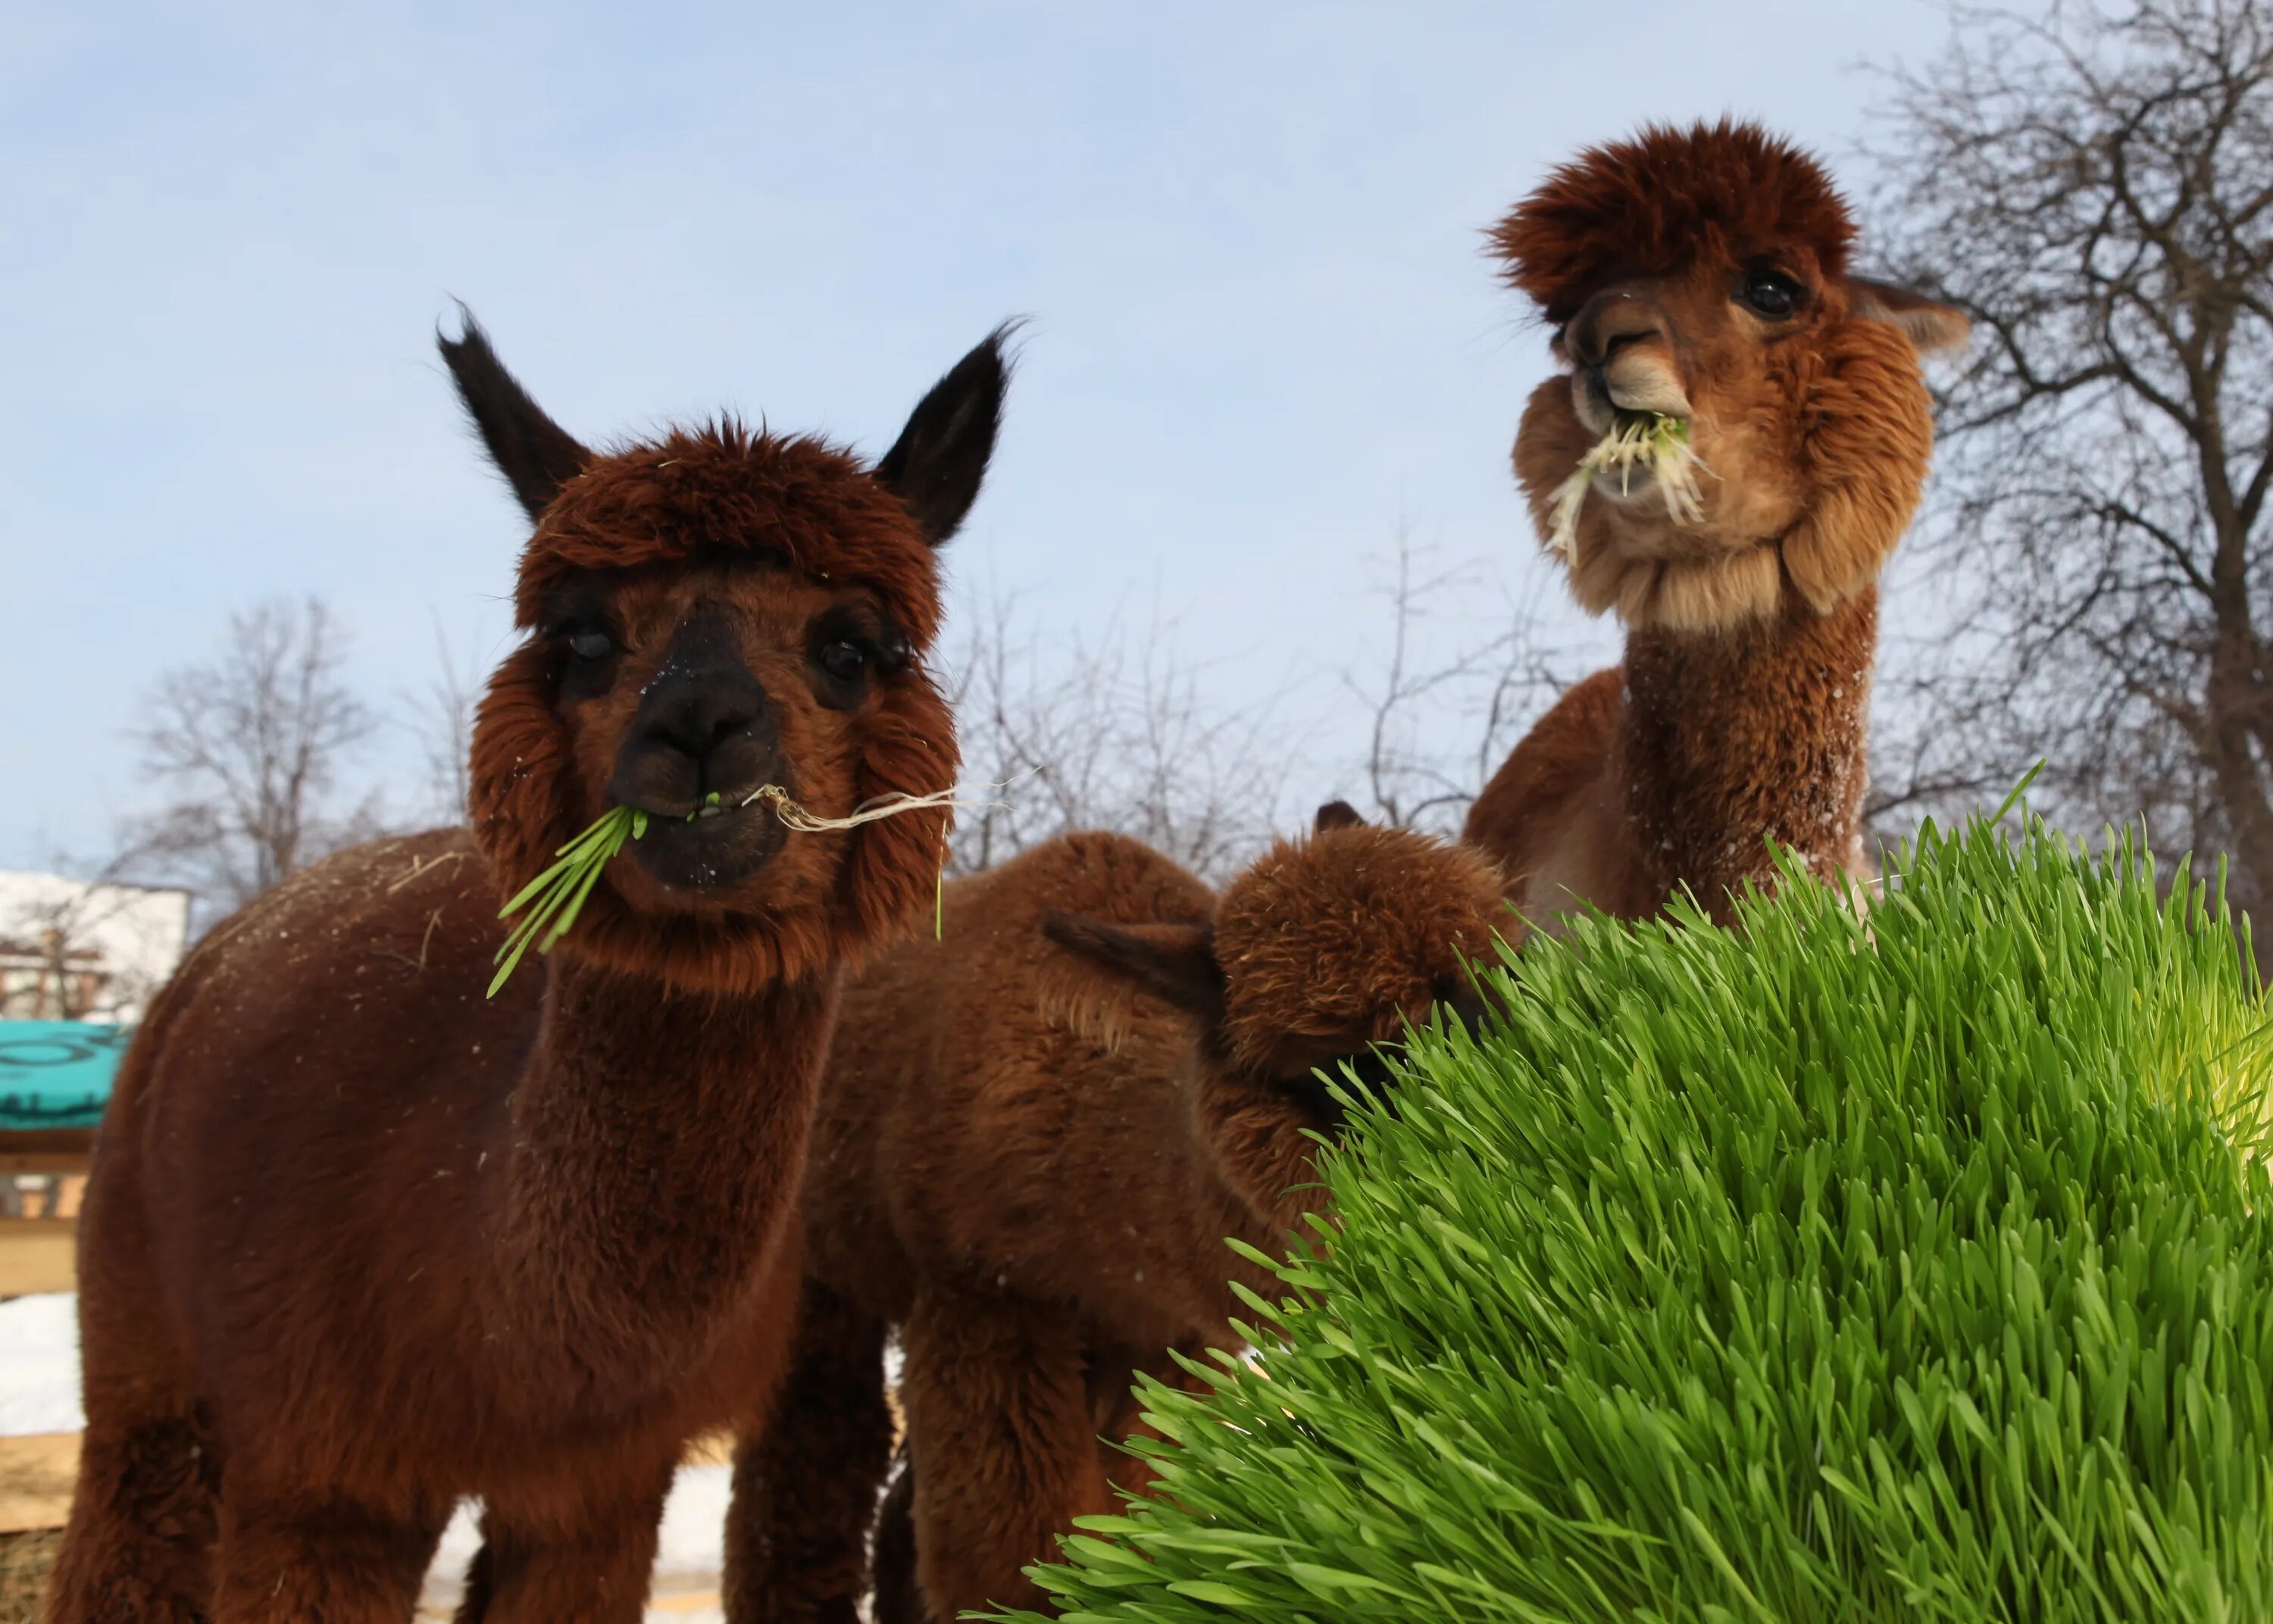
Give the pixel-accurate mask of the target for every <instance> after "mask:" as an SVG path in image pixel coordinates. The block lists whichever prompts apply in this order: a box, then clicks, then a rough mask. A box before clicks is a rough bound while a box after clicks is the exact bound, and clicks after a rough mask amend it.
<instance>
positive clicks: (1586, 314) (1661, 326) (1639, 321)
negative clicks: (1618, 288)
mask: <svg viewBox="0 0 2273 1624" xmlns="http://www.w3.org/2000/svg"><path fill="white" fill-rule="evenodd" d="M1665 337H1666V325H1665V322H1664V319H1663V318H1662V316H1661V314H1660V313H1659V311H1658V309H1657V307H1656V306H1655V305H1654V304H1653V303H1650V302H1649V301H1648V300H1647V299H1643V298H1639V297H1638V296H1635V295H1633V294H1630V293H1615V292H1613V293H1601V294H1596V295H1595V296H1594V298H1592V299H1590V300H1588V301H1587V307H1586V309H1584V310H1582V311H1579V315H1578V318H1577V319H1575V320H1574V321H1572V324H1571V326H1570V331H1569V336H1568V339H1567V340H1566V342H1567V343H1568V345H1569V347H1570V351H1571V356H1572V360H1573V361H1575V362H1577V363H1578V364H1579V365H1580V366H1582V367H1604V366H1608V365H1609V363H1611V362H1612V361H1614V360H1616V359H1617V356H1618V355H1619V354H1620V352H1622V351H1624V350H1627V349H1631V348H1633V347H1634V346H1635V345H1637V344H1647V343H1650V342H1652V341H1663V340H1664V339H1665Z"/></svg>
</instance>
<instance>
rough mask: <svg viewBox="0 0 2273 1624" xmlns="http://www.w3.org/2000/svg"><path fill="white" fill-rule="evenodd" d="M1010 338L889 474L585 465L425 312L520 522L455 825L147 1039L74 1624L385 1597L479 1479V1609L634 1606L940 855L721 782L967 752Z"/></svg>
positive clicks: (226, 932)
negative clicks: (503, 627)
mask: <svg viewBox="0 0 2273 1624" xmlns="http://www.w3.org/2000/svg"><path fill="white" fill-rule="evenodd" d="M1000 336H1001V335H1000V334H997V335H996V337H995V338H992V339H989V340H988V341H986V343H984V344H982V345H980V346H979V348H977V349H975V350H973V351H972V352H971V355H969V356H967V357H966V358H965V359H964V361H963V362H962V363H960V364H959V365H958V366H956V369H955V370H953V371H952V372H950V373H949V375H948V376H947V378H944V379H943V380H941V383H940V384H939V385H938V386H937V387H936V388H934V390H933V391H932V392H931V393H930V394H929V395H928V396H927V397H926V399H925V400H924V401H923V402H922V403H921V404H920V405H919V406H918V407H917V408H916V410H915V414H914V415H913V416H912V417H911V419H910V421H909V423H908V425H907V428H906V430H905V432H904V433H903V435H902V436H901V438H900V440H899V442H898V444H897V445H895V446H894V447H893V448H892V450H891V451H890V452H889V453H888V454H887V455H886V456H885V457H884V459H883V460H882V461H881V463H879V464H878V465H877V466H876V467H875V468H873V469H872V468H867V467H866V466H864V465H863V464H862V463H861V462H859V460H856V459H854V458H853V457H852V456H851V455H850V454H849V453H846V452H844V451H843V450H840V449H838V448H837V447H836V446H834V445H829V443H827V442H825V441H822V440H819V439H813V438H787V437H782V436H776V435H773V434H770V433H757V434H753V433H751V432H749V431H747V430H744V429H742V428H740V427H739V426H737V425H735V424H733V423H719V424H716V425H715V426H712V427H708V428H703V429H697V430H676V431H673V432H671V433H670V434H668V435H666V436H664V438H661V439H660V440H656V441H654V442H649V443H642V444H633V445H625V446H623V447H621V448H620V449H617V450H613V451H610V452H604V453H591V452H588V451H587V450H585V449H584V447H582V446H581V445H578V444H577V443H576V442H575V441H574V440H573V439H571V438H569V437H568V435H567V434H566V433H565V432H564V431H563V430H560V429H559V427H557V426H556V425H555V424H554V423H552V422H551V420H550V419H549V418H547V417H546V416H545V415H544V414H543V413H542V412H541V411H539V410H538V409H537V408H536V405H535V404H534V403H533V402H532V401H531V400H529V397H528V396H527V395H526V394H525V393H522V391H521V388H520V386H519V385H517V384H516V383H514V380H513V379H512V378H510V377H509V376H508V375H507V374H506V371H505V370H504V369H503V368H502V367H501V366H500V365H499V363H498V361H497V359H496V357H495V356H494V355H492V354H491V350H490V348H489V345H488V343H487V341H486V340H485V339H484V336H483V334H482V333H481V332H480V330H479V329H478V328H476V327H475V326H473V325H472V323H471V321H470V319H469V321H468V324H467V331H466V335H465V337H464V338H463V339H462V340H461V341H456V342H451V341H444V342H443V343H442V352H443V355H444V356H445V357H446V360H447V361H448V363H449V365H450V369H451V370H452V372H453V373H454V376H455V378H456V382H457V386H458V389H459V392H460V393H461V396H462V398H463V400H464V401H465V404H466V406H467V408H468V409H469V411H470V412H471V414H472V415H473V418H474V420H475V422H476V424H477V425H478V426H479V428H480V430H481V433H482V435H483V438H484V440H485V441H486V442H487V444H488V447H489V451H490V454H491V457H492V458H493V459H494V460H495V461H496V463H497V466H498V468H499V470H500V471H501V472H502V473H503V474H504V475H506V478H507V479H508V481H510V483H511V484H512V486H513V489H514V492H515V493H516V495H517V496H518V497H519V498H520V499H521V505H523V506H524V507H525V508H526V509H527V510H528V512H529V515H530V518H531V519H532V520H533V521H534V522H535V526H536V529H535V533H534V535H532V536H531V538H530V540H529V544H528V547H527V550H525V552H524V553H523V555H522V558H521V571H520V580H519V587H518V593H517V596H516V599H515V607H516V612H517V617H518V620H519V624H520V625H521V627H522V628H523V630H524V631H525V632H527V633H528V636H527V640H526V641H525V642H523V643H522V644H521V647H518V648H517V649H515V650H514V653H512V654H511V655H508V656H507V657H506V661H505V662H504V663H503V665H502V666H500V667H499V670H498V671H497V673H496V675H495V676H494V677H491V682H490V685H489V690H488V692H487V694H486V696H485V697H484V700H483V701H482V706H481V710H480V715H479V719H478V722H477V723H476V730H475V736H474V743H473V764H472V765H473V812H474V820H473V828H472V829H471V831H470V832H468V831H462V830H452V831H438V832H435V833H432V834H419V835H414V836H410V837H409V838H406V839H401V840H393V841H384V842H379V843H377V844H374V845H370V846H364V847H361V848H358V849H355V850H352V851H349V852H346V853H343V854H341V856H339V857H334V858H332V859H331V860H329V861H327V862H326V863H323V864H319V865H318V866H317V867H315V868H313V869H311V870H308V871H306V872H303V873H301V874H299V875H296V876H295V877H294V878H293V879H289V880H288V881H287V882H285V883H284V884H283V885H282V886H281V887H278V888H277V889H276V890H274V892H272V893H270V894H267V895H266V896H264V897H262V898H260V899H259V900H258V901H257V902H253V903H252V904H251V905H250V906H249V907H247V908H245V909H243V910H242V911H240V912H239V913H238V914H236V916H235V917H233V918H231V919H229V921H227V922H226V923H224V924H222V925H221V926H220V927H219V928H218V929H217V930H216V931H215V932H214V934H213V935H212V936H211V937H210V938H209V939H207V940H206V942H205V943H204V944H203V945H202V946H201V947H199V949H198V950H197V952H196V953H195V954H192V955H191V959H190V961H189V962H187V963H186V964H185V965H184V968H183V969H182V970H181V972H180V973H179V974H178V975H177V976H176V977H175V979H174V981H173V983H172V984H170V985H169V987H168V988H167V989H166V991H165V992H164V993H163V994H162V995H161V998H160V999H159V1000H158V1002H157V1004H156V1006H155V1007H154V1011H153V1013H152V1015H151V1018H150V1019H149V1021H148V1022H146V1024H145V1025H144V1027H143V1028H142V1030H141V1032H140V1033H139V1036H138V1037H137V1040H136V1042H135V1044H134V1046H133V1049H132V1051H131V1053H130V1054H129V1056H128V1059H127V1060H126V1063H125V1066H124V1072H123V1074H122V1076H121V1078H120V1080H119V1086H118V1089H117V1091H116V1095H115V1096H114V1097H113V1099H112V1102H111V1106H110V1111H109V1117H108V1118H107V1119H106V1120H105V1122H104V1124H103V1127H102V1131H101V1141H100V1148H99V1150H98V1154H97V1161H96V1165H95V1170H94V1179H93V1181H92V1184H91V1186H90V1188H89V1191H88V1194H87V1198H86V1216H85V1217H84V1219H83V1221H82V1224H81V1228H80V1261H81V1268H82V1284H81V1295H80V1307H79V1313H80V1329H81V1338H82V1358H83V1364H84V1371H85V1392H86V1412H87V1426H86V1438H85V1441H84V1445H83V1449H82V1455H81V1467H80V1476H79V1491H78V1496H77V1499H76V1501H75V1502H74V1504H73V1506H72V1509H71V1526H70V1530H69V1532H68V1534H67V1535H66V1537H65V1542H64V1551H63V1554H62V1558H61V1562H60V1566H59V1568H58V1569H57V1573H56V1581H55V1590H54V1595H53V1601H52V1604H51V1612H50V1614H49V1616H50V1618H51V1619H52V1620H56V1624H98V1621H100V1624H113V1621H121V1620H142V1621H145V1624H160V1621H170V1624H186V1621H188V1620H208V1619H210V1620H215V1621H216V1624H250V1621H251V1620H279V1621H281V1620H324V1624H382V1621H383V1624H401V1621H402V1620H408V1619H409V1617H410V1614H411V1610H412V1607H413V1605H414V1602H415V1597H416V1588H417V1585H418V1583H419V1580H420V1576H421V1575H422V1573H423V1572H424V1568H425V1566H426V1563H427V1561H428V1560H429V1557H430V1556H431V1553H432V1551H433V1549H434V1545H435V1543H436V1539H437V1538H438V1536H439V1534H440V1532H441V1530H442V1526H443V1523H444V1521H445V1519H446V1518H447V1517H448V1516H449V1515H450V1513H451V1511H452V1509H453V1508H454V1506H455V1505H456V1503H457V1502H458V1501H459V1499H460V1498H461V1496H466V1495H478V1496H480V1497H481V1499H482V1501H483V1504H484V1515H483V1530H484V1538H485V1545H484V1549H483V1551H482V1553H481V1555H480V1557H479V1559H478V1560H477V1561H476V1564H475V1568H474V1571H473V1573H472V1574H471V1575H470V1577H469V1585H468V1595H467V1598H466V1602H465V1605H464V1606H463V1608H462V1610H461V1614H460V1617H461V1620H488V1624H505V1621H506V1620H530V1621H535V1620H544V1621H545V1624H554V1621H557V1620H635V1619H637V1618H638V1617H639V1616H640V1615H641V1609H642V1605H643V1603H644V1599H645V1597H646V1594H647V1587H648V1572H649V1567H650V1565H651V1563H652V1561H653V1558H654V1551H655V1543H656V1518H657V1515H658V1513H659V1510H660V1508H661V1505H662V1501H663V1497H664V1490H665V1488H666V1486H668V1485H669V1483H670V1481H671V1471H672V1468H673V1466H674V1464H675V1463H676V1461H677V1460H678V1458H679V1454H680V1452H681V1450H682V1448H683V1446H684V1443H685V1441H686V1439H687V1438H688V1437H689V1436H690V1435H692V1434H694V1433H697V1432H699V1431H701V1430H702V1429H705V1428H709V1427H715V1426H724V1425H728V1424H734V1423H740V1424H743V1425H752V1424H754V1420H755V1418H757V1417H758V1416H759V1415H760V1414H761V1411H762V1406H763V1403H764V1401H765V1398H766V1396H767V1394H768V1392H769V1388H770V1387H771V1384H772V1383H773V1382H774V1381H775V1380H776V1377H777V1375H778V1373H779V1372H780V1369H781V1368H782V1366H783V1364H784V1358H785V1356H786V1354H787V1351H788V1350H787V1337H788V1335H789V1331H790V1326H791V1318H792V1305H793V1303H794V1300H795V1286H796V1279H797V1258H798V1246H797V1239H796V1231H797V1225H796V1207H795V1201H794V1199H793V1196H794V1192H795V1188H796V1183H797V1180H798V1179H799V1173H800V1170H801V1168H802V1164H803V1162H804V1156H805V1141H806V1134H807V1132H808V1130H809V1127H810V1123H811V1119H812V1112H813V1106H814V1092H815V1089H816V1086H817V1084H818V1082H819V1080H820V1074H821V1061H822V1059H823V1057H824V1054H825V1051H826V1049H827V1046H828V1043H829V1030H830V1026H831V1022H832V1021H833V1018H834V1015H835V1011H836V1001H837V990H838V986H839V983H840V981H841V976H840V974H839V967H840V966H842V965H843V964H844V963H845V962H847V961H848V960H849V959H851V958H852V957H853V956H854V955H856V954H859V953H860V952H861V951H862V950H863V949H864V948H866V947H869V946H871V945H872V944H877V943H881V941H883V940H884V939H887V938H888V937H889V935H891V934H893V933H894V932H896V931H897V930H898V928H899V927H900V926H901V925H902V924H903V922H904V921H905V920H907V919H909V918H910V917H911V916H914V915H919V914H920V913H921V912H923V911H925V910H926V909H928V906H929V903H930V902H931V897H932V891H933V886H934V875H935V873H936V872H937V868H938V863H939V850H940V840H941V817H940V815H939V814H936V813H930V812H926V813H920V814H917V815H914V816H910V817H907V818H903V819H891V820H888V821H884V822H881V823H874V824H870V825H866V826H865V827H861V828H859V829H858V830H857V831H855V832H852V833H849V834H788V833H787V832H786V831H785V830H784V827H782V825H781V824H780V822H779V820H778V819H777V818H776V815H775V813H774V812H773V811H772V809H771V808H770V807H769V806H768V805H763V804H761V805H758V806H755V807H753V808H749V809H747V810H741V809H739V800H740V798H741V797H742V795H744V794H745V793H746V792H747V791H749V790H752V789H753V788H754V787H755V786H757V785H759V784H761V783H764V782H776V783H779V784H782V785H784V786H785V787H787V788H788V789H789V790H791V792H792V793H793V794H794V795H796V796H797V797H799V800H801V801H802V802H803V803H804V804H805V805H807V806H810V807H812V808H814V809H815V810H817V811H820V812H828V813H842V812H846V811H849V810H850V809H851V808H852V807H853V806H854V805H856V804H858V803H859V802H860V801H863V800H865V799H866V798H867V797H871V796H874V795H879V794H881V793H884V792H887V791H892V790H899V791H905V792H910V793H917V794H922V793H928V792H931V791H934V790H942V789H945V788H947V787H948V786H949V785H950V784H951V783H952V782H953V781H954V778H955V772H956V750H955V737H954V733H953V730H952V725H951V722H950V720H949V714H948V710H947V707H946V705H945V704H944V702H943V701H942V700H941V695H940V693H939V692H938V691H937V690H936V689H935V688H934V685H933V684H932V682H931V680H930V678H929V677H927V676H926V674H925V672H924V670H923V668H922V665H921V663H920V656H921V655H922V652H923V650H924V649H925V648H926V647H927V646H928V645H929V644H930V642H931V640H932V638H933V634H934V631H935V630H936V628H937V625H938V619H939V597H938V565H937V561H936V558H935V555H934V547H935V546H936V544H937V543H940V542H941V541H942V540H943V539H944V538H945V537H946V536H947V535H949V533H950V532H951V531H953V530H954V528H956V524H957V523H958V522H959V521H960V520H961V519H962V517H963V515H964V511H965V509H966V508H967V507H968V506H969V505H970V504H971V500H972V499H973V498H974V497H975V496H976V495H977V493H978V490H979V482H980V479H981V477H982V476H983V475H984V472H985V469H986V461H987V458H988V454H989V452H990V451H991V448H992V446H993V444H994V434H995V427H996V423H997V419H998V414H999V411H1000V406H1001V394H1002V388H1003V382H1004V370H1003V362H1002V356H1001V347H1000ZM714 792H715V794H716V796H717V797H718V798H720V799H721V800H722V801H723V802H724V805H726V806H728V807H732V808H736V810H732V811H728V812H724V813H723V814H720V815H716V816H706V817H703V818H701V819H694V818H693V816H692V814H694V812H696V810H697V809H698V808H700V807H701V806H702V805H704V803H705V800H706V797H710V796H712V795H713V794H714ZM615 804H619V805H630V806H633V807H637V808H642V809H644V810H646V811H647V812H649V814H650V821H649V825H648V827H647V832H646V834H644V836H643V837H642V838H641V839H640V840H639V841H637V842H634V843H633V844H632V845H631V846H630V847H628V848H626V850H625V851H624V852H623V853H622V854H620V855H619V857H616V858H615V859H614V860H613V862H612V863H611V864H610V866H609V869H608V871H607V875H606V883H605V884H604V886H602V887H600V888H599V889H598V890H596V892H595V893H594V894H593V895H592V897H591V899H590V902H589V904H588V906H587V908H586V909H585V912H584V915H583V917H581V919H579V920H578V921H577V923H576V924H575V927H574V930H573V931H572V932H570V933H569V934H568V936H567V937H566V939H565V940H563V941H562V942H561V944H560V946H559V948H558V950H557V951H555V952H554V953H553V954H551V957H550V958H549V959H548V960H543V961H539V960H536V959H534V958H532V959H530V960H529V961H527V962H525V963H524V964H523V965H522V966H521V970H520V972H519V973H518V974H517V975H516V976H515V977H514V978H513V980H512V981H510V982H509V983H508V984H506V987H505V989H504V991H503V992H501V993H500V995H499V997H498V998H497V999H495V1000H494V1001H491V1000H488V999H484V996H483V991H484V985H485V984H486V983H487V981H488V978H489V968H490V961H491V954H493V953H494V952H495V951H496V949H497V947H498V945H499V941H500V939H501V937H502V932H501V928H500V926H499V923H498V920H497V917H496V916H497V909H498V904H499V900H500V898H501V897H502V896H505V895H508V894H511V893H513V892H514V891H515V890H516V889H518V888H519V887H521V885H522V884H523V882H524V881H526V880H528V879H529V878H530V877H531V876H532V874H533V873H534V872H536V870H537V869H538V868H539V867H540V866H541V865H543V864H544V863H545V862H546V861H547V859H548V857H549V856H550V854H551V852H552V850H553V849H554V848H556V847H557V846H559V844H560V843H561V842H563V841H564V840H566V838H567V837H568V836H569V835H571V834H574V833H575V832H576V831H578V830H580V829H581V828H582V827H584V826H585V825H586V824H588V823H589V822H590V821H591V820H592V819H594V818H595V817H596V816H597V815H598V814H600V813H601V812H603V811H604V810H605V809H607V808H608V807H609V806H610V805H615Z"/></svg>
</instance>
